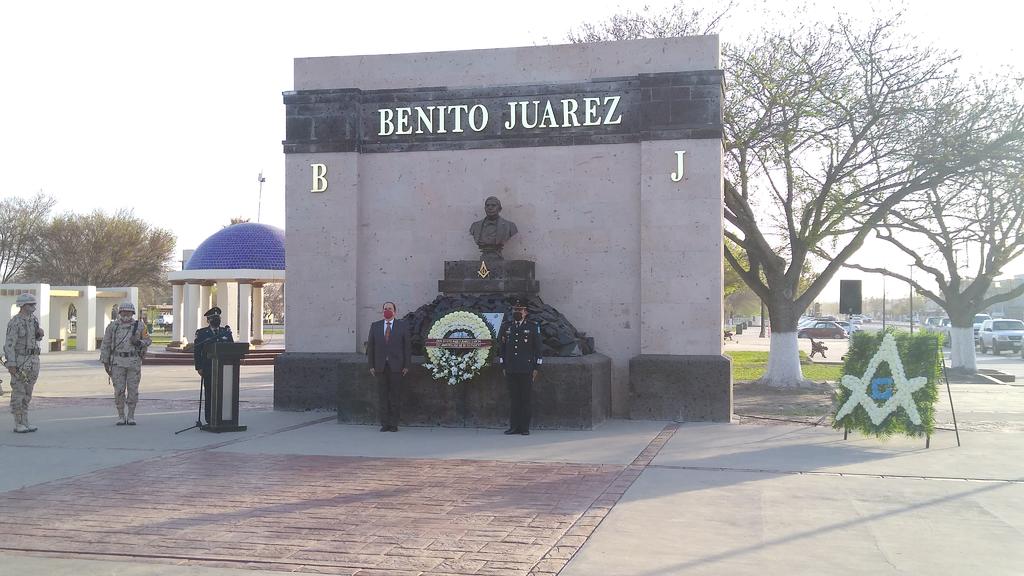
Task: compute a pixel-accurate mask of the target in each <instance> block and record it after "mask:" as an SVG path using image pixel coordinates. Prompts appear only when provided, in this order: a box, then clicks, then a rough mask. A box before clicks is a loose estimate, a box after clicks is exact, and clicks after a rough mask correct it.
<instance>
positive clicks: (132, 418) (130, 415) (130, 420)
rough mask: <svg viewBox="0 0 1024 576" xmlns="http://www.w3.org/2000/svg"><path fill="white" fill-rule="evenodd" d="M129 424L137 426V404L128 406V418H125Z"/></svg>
mask: <svg viewBox="0 0 1024 576" xmlns="http://www.w3.org/2000/svg"><path fill="white" fill-rule="evenodd" d="M125 422H127V423H128V425H129V426H135V406H129V407H128V419H127V420H125Z"/></svg>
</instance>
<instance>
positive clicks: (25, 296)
mask: <svg viewBox="0 0 1024 576" xmlns="http://www.w3.org/2000/svg"><path fill="white" fill-rule="evenodd" d="M15 302H16V303H17V305H18V306H19V307H21V306H24V305H26V304H35V303H36V297H35V296H33V295H32V294H29V293H28V292H22V293H21V294H18V299H17V300H16V301H15Z"/></svg>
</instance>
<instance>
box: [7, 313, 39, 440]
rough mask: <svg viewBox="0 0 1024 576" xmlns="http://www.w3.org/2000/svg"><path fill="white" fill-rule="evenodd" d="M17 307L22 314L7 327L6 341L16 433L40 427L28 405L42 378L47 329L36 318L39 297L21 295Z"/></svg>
mask: <svg viewBox="0 0 1024 576" xmlns="http://www.w3.org/2000/svg"><path fill="white" fill-rule="evenodd" d="M17 305H18V306H19V307H20V308H21V311H20V312H18V313H17V314H16V315H15V316H14V318H11V321H10V322H9V323H8V324H7V340H6V342H4V356H5V357H6V358H7V371H8V372H10V373H11V412H12V413H13V414H14V431H15V432H18V433H24V432H35V431H36V427H35V426H33V425H31V424H29V421H28V403H29V402H31V401H32V390H33V389H34V388H35V386H36V380H37V379H38V378H39V341H40V340H42V339H43V330H42V329H41V328H39V320H38V319H37V318H36V317H35V316H34V314H35V311H36V297H35V296H33V295H31V294H28V293H24V294H20V295H18V300H17Z"/></svg>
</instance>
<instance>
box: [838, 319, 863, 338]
mask: <svg viewBox="0 0 1024 576" xmlns="http://www.w3.org/2000/svg"><path fill="white" fill-rule="evenodd" d="M836 324H839V325H840V326H842V327H843V330H846V333H847V334H849V335H851V336H852V335H853V333H854V332H857V331H859V330H863V328H861V327H860V324H854V323H853V322H852V321H850V322H847V321H845V320H836Z"/></svg>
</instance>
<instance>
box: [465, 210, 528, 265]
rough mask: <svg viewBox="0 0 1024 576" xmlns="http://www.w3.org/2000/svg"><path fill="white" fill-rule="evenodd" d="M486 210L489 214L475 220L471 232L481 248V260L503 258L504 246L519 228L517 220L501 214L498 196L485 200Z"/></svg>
mask: <svg viewBox="0 0 1024 576" xmlns="http://www.w3.org/2000/svg"><path fill="white" fill-rule="evenodd" d="M484 212H485V213H486V214H487V215H486V216H485V217H484V219H483V220H477V221H476V222H473V225H472V226H470V227H469V233H470V235H472V236H473V240H474V241H476V245H477V246H478V247H479V248H480V259H481V260H503V258H502V257H501V249H502V247H503V246H505V243H506V242H508V240H509V238H511V237H513V236H515V235H516V233H517V232H519V230H518V229H517V228H516V224H515V222H512V221H511V220H506V219H504V218H502V217H501V216H500V214H501V200H498V199H497V198H496V197H494V196H491V197H489V198H487V200H485V201H484Z"/></svg>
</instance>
